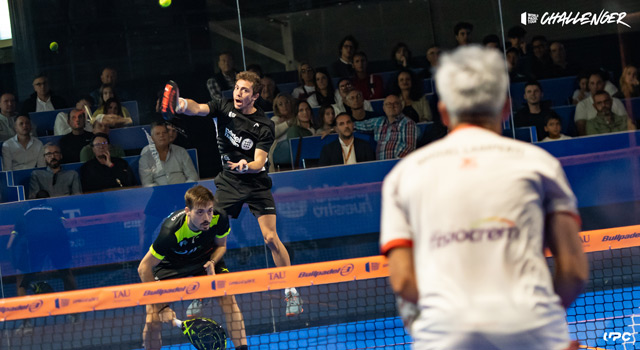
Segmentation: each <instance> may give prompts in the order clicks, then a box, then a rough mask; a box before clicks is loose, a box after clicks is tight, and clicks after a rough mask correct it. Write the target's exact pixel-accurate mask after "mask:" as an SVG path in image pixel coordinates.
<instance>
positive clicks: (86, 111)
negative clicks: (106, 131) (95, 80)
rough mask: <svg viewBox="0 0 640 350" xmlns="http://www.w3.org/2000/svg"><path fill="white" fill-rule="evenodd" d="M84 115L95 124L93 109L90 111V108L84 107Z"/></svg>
mask: <svg viewBox="0 0 640 350" xmlns="http://www.w3.org/2000/svg"><path fill="white" fill-rule="evenodd" d="M84 114H86V115H87V120H88V121H89V123H91V124H93V118H91V109H89V106H87V105H84Z"/></svg>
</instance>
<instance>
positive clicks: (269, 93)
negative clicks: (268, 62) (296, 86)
mask: <svg viewBox="0 0 640 350" xmlns="http://www.w3.org/2000/svg"><path fill="white" fill-rule="evenodd" d="M260 82H261V83H262V92H260V97H258V100H257V101H256V104H257V105H258V106H259V107H260V108H261V109H262V110H263V111H265V112H271V111H273V100H274V99H275V98H276V96H277V95H278V87H277V86H276V82H275V81H274V80H273V79H272V78H271V77H269V76H266V75H265V76H264V77H262V78H261V79H260Z"/></svg>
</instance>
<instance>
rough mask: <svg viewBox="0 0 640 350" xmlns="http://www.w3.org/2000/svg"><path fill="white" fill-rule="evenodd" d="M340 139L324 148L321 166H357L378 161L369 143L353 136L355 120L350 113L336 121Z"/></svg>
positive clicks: (321, 154) (321, 155) (342, 114)
mask: <svg viewBox="0 0 640 350" xmlns="http://www.w3.org/2000/svg"><path fill="white" fill-rule="evenodd" d="M335 126H336V130H337V132H338V139H337V140H335V141H333V142H331V143H328V144H326V145H325V146H324V147H322V152H321V153H320V162H319V164H320V166H327V165H339V164H355V163H360V162H368V161H372V160H376V156H375V154H374V153H373V150H372V149H371V146H370V145H369V143H368V142H367V141H364V140H361V139H358V138H356V137H354V136H353V130H354V127H353V118H352V117H351V115H349V114H348V113H340V114H338V116H337V117H336V119H335Z"/></svg>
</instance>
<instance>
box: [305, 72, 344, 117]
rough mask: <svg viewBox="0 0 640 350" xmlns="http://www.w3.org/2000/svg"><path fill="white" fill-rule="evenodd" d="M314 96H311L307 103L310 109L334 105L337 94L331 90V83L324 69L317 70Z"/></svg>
mask: <svg viewBox="0 0 640 350" xmlns="http://www.w3.org/2000/svg"><path fill="white" fill-rule="evenodd" d="M315 84H316V86H315V92H316V93H315V94H313V95H311V96H310V97H309V98H308V99H307V102H309V105H310V106H311V108H318V107H320V106H327V105H332V104H334V103H336V96H337V95H338V92H337V91H336V90H335V89H334V88H333V82H332V81H331V76H329V72H327V71H326V70H325V69H322V68H320V69H318V70H317V71H316V74H315Z"/></svg>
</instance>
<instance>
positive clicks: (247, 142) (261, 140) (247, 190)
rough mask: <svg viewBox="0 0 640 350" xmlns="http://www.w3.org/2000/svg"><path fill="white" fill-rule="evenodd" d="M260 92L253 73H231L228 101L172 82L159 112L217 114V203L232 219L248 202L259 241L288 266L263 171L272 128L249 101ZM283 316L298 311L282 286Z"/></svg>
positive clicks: (279, 263)
mask: <svg viewBox="0 0 640 350" xmlns="http://www.w3.org/2000/svg"><path fill="white" fill-rule="evenodd" d="M259 91H261V86H260V77H258V75H257V74H255V73H252V72H241V73H238V74H237V75H236V85H235V87H234V89H233V100H229V99H226V98H221V99H213V100H212V101H209V103H206V104H200V103H197V102H195V101H193V100H189V99H184V98H180V97H179V93H178V88H177V86H176V85H175V83H173V82H170V83H169V84H167V86H166V87H165V92H164V98H163V101H162V109H163V112H164V113H167V111H169V112H175V113H182V114H186V115H197V116H203V117H204V116H206V117H208V118H217V127H218V149H219V150H220V156H221V158H222V166H223V169H222V172H221V173H220V174H219V175H218V176H217V177H216V178H215V184H216V187H217V190H216V194H215V196H216V202H217V203H216V205H217V206H218V207H219V208H220V209H221V210H223V211H224V212H226V214H227V215H229V216H230V217H232V218H237V217H238V214H239V213H240V210H241V209H242V205H243V204H244V203H247V204H248V205H249V209H250V210H251V213H253V215H254V216H255V217H256V218H257V219H258V224H259V225H260V230H261V231H262V236H263V237H264V241H265V243H266V244H267V246H268V247H269V249H271V255H272V256H273V260H274V262H275V264H276V266H289V265H291V260H290V259H289V252H287V249H286V248H285V247H284V245H283V244H282V242H281V241H280V238H279V237H278V233H277V232H276V207H275V202H274V200H273V195H272V194H271V178H270V177H269V175H268V174H267V167H268V166H267V164H266V163H267V155H268V153H269V148H270V147H271V145H272V144H273V141H274V133H275V129H274V128H275V127H274V124H273V122H272V121H271V120H270V119H269V118H267V117H266V116H265V115H264V112H263V111H262V110H261V109H259V108H256V107H255V106H254V103H255V101H256V100H257V99H258V97H259V95H260V93H259ZM285 298H286V301H287V308H286V314H287V316H295V315H298V314H300V313H301V312H302V303H301V300H300V297H299V295H298V292H297V291H296V289H295V288H287V289H285Z"/></svg>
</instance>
